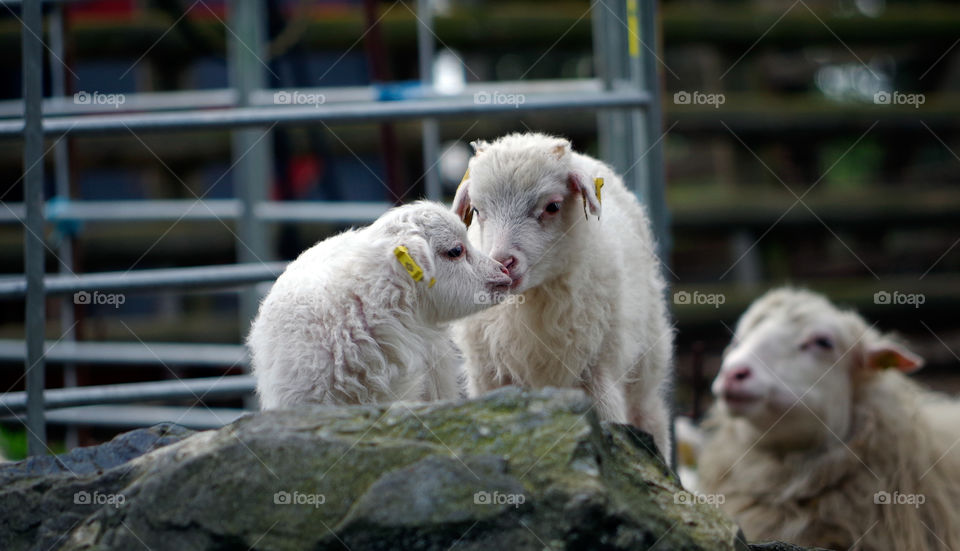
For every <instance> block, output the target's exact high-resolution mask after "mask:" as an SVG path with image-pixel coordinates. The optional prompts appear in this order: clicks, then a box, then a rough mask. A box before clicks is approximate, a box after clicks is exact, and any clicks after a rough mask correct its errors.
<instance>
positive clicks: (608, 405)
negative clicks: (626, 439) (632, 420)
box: [584, 367, 627, 423]
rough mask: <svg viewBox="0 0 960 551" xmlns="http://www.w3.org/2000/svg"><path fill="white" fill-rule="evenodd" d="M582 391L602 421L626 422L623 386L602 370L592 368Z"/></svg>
mask: <svg viewBox="0 0 960 551" xmlns="http://www.w3.org/2000/svg"><path fill="white" fill-rule="evenodd" d="M584 390H585V391H586V393H587V394H589V395H590V397H591V398H593V400H594V402H595V403H596V408H597V414H598V415H599V416H600V419H601V420H603V421H613V422H615V423H626V422H627V402H626V398H625V396H624V395H623V386H622V385H621V384H619V383H618V381H615V380H614V379H613V377H611V376H610V374H609V373H608V372H607V370H605V369H602V368H597V367H595V368H592V369H590V370H589V372H588V374H587V379H586V381H585V383H584Z"/></svg>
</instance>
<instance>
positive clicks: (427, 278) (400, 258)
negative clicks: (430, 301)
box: [391, 236, 436, 287]
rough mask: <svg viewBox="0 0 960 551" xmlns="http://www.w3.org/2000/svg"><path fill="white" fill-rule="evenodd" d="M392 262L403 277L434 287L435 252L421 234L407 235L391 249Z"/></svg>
mask: <svg viewBox="0 0 960 551" xmlns="http://www.w3.org/2000/svg"><path fill="white" fill-rule="evenodd" d="M391 255H392V256H393V260H392V262H393V263H394V265H395V266H396V268H395V269H396V271H397V273H398V274H400V276H401V277H404V278H406V277H409V278H410V279H412V280H413V281H414V283H415V284H420V283H424V284H426V285H427V287H433V284H434V283H436V280H435V279H434V274H435V271H434V263H433V253H432V252H431V251H430V245H429V244H428V243H427V241H426V239H424V238H422V237H419V236H407V237H404V238H402V239H400V242H399V243H398V244H397V245H395V246H394V247H393V250H392V251H391Z"/></svg>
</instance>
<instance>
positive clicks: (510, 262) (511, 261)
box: [495, 256, 517, 273]
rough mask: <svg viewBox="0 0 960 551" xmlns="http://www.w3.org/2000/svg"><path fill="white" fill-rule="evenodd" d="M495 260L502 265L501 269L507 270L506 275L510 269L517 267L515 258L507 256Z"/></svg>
mask: <svg viewBox="0 0 960 551" xmlns="http://www.w3.org/2000/svg"><path fill="white" fill-rule="evenodd" d="M495 260H496V261H497V262H499V263H500V264H502V265H503V267H504V268H505V269H506V270H507V273H510V269H511V268H512V267H514V266H516V265H517V257H515V256H508V257H506V258H497V259H495Z"/></svg>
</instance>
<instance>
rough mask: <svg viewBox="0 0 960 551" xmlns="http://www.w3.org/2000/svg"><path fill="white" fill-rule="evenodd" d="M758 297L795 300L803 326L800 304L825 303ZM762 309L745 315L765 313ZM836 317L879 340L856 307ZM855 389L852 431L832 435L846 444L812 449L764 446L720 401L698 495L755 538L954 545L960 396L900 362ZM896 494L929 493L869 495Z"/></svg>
mask: <svg viewBox="0 0 960 551" xmlns="http://www.w3.org/2000/svg"><path fill="white" fill-rule="evenodd" d="M761 300H768V301H769V304H766V306H769V308H793V309H795V313H794V315H795V316H796V319H797V320H798V323H802V321H801V320H802V319H803V316H804V314H803V312H802V309H803V308H813V309H821V310H822V309H823V308H826V307H827V306H825V305H829V303H826V301H823V300H822V297H819V296H818V295H813V294H811V293H807V292H801V291H792V290H780V291H774V292H772V293H770V294H768V295H767V296H766V297H764V299H761ZM758 302H759V301H758ZM756 305H757V303H755V306H756ZM760 306H761V308H759V309H757V310H754V311H753V312H750V311H748V314H753V316H755V317H761V316H764V315H766V314H767V312H764V308H763V307H762V306H765V304H760ZM831 307H832V306H831ZM751 310H753V308H751ZM842 314H843V316H842V317H838V318H837V320H838V321H839V322H840V323H841V324H842V325H843V326H844V330H845V331H847V332H849V334H850V335H853V336H856V337H861V336H862V339H863V341H870V340H871V339H875V338H878V337H879V334H878V332H877V331H876V330H874V329H872V328H871V327H870V326H868V325H867V324H866V323H865V322H864V321H863V319H862V318H860V317H859V316H857V315H856V314H854V313H852V312H843V313H842ZM744 318H747V315H745V316H744ZM747 321H749V320H747ZM857 353H859V351H858V350H857V349H854V350H853V351H851V352H850V354H851V355H852V354H857ZM853 389H854V392H853V396H852V400H851V402H852V403H851V404H850V406H851V414H852V415H851V419H852V423H851V430H850V431H849V434H847V435H838V436H839V437H841V438H842V442H841V441H840V440H839V439H838V438H836V437H834V438H827V439H826V440H825V442H826V444H825V445H824V446H822V447H819V448H817V449H798V450H793V451H785V450H777V449H770V448H768V447H766V446H764V445H763V444H762V443H759V444H758V439H759V438H760V437H761V434H760V433H759V432H758V430H757V429H756V428H754V427H753V426H752V425H750V424H749V423H748V422H747V421H745V420H743V419H738V418H733V417H729V416H727V415H725V414H724V413H722V412H721V410H720V409H718V408H715V409H714V410H713V411H712V413H711V418H710V419H709V420H708V421H707V422H706V423H705V428H706V429H707V430H708V432H709V433H710V436H709V438H708V442H707V444H706V446H705V447H704V449H703V452H702V455H701V456H700V458H699V459H700V461H699V466H700V473H699V475H700V481H699V482H700V486H701V488H702V490H703V492H704V493H709V494H723V495H724V497H725V503H724V505H723V508H724V510H725V511H726V512H727V513H728V514H729V515H731V516H732V517H733V518H734V519H735V520H736V521H737V522H738V523H739V524H740V525H741V527H742V528H743V530H744V533H745V534H746V535H747V537H748V538H750V539H751V540H758V541H760V540H767V539H776V540H783V541H789V542H792V543H797V544H800V545H817V546H821V547H826V548H830V549H861V550H871V551H882V550H890V551H906V550H918V551H919V550H935V549H936V550H940V549H954V550H956V549H960V445H957V442H958V440H960V422H958V420H960V404H958V403H957V402H956V401H954V400H951V399H949V398H947V397H944V396H942V395H939V394H935V393H931V392H929V391H926V390H924V389H922V388H920V387H919V386H917V385H916V384H914V383H913V382H912V381H911V380H910V379H908V378H907V377H906V376H904V375H903V374H902V373H900V372H899V371H896V370H895V369H889V370H887V371H883V372H879V373H875V374H874V375H873V376H871V377H868V378H866V379H865V380H862V381H858V383H857V384H855V385H854V387H853ZM838 405H840V404H838ZM798 407H801V408H802V407H803V406H798ZM895 491H896V492H899V493H900V494H901V495H922V496H923V499H924V500H925V501H924V503H923V504H922V505H919V506H913V505H909V504H883V503H879V504H878V503H875V499H874V497H875V496H876V495H877V493H878V492H887V493H888V494H891V497H892V494H893V492H895ZM880 495H881V496H882V495H883V494H880ZM880 499H881V500H882V499H883V498H882V497H881V498H880Z"/></svg>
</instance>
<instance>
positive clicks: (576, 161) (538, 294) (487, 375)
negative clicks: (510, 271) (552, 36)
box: [454, 134, 673, 457]
mask: <svg viewBox="0 0 960 551" xmlns="http://www.w3.org/2000/svg"><path fill="white" fill-rule="evenodd" d="M480 147H481V151H479V152H478V154H477V155H476V156H474V157H473V158H472V159H471V161H470V166H469V172H468V174H469V180H468V181H465V183H464V184H465V185H469V188H468V189H464V190H462V193H461V194H460V195H466V194H469V196H470V197H472V198H476V197H478V196H482V195H484V194H485V193H486V194H488V195H491V196H492V200H493V201H494V202H496V201H497V200H498V197H497V193H498V191H497V190H498V189H502V188H498V186H503V185H505V184H504V182H509V184H506V185H510V186H514V187H515V188H524V189H523V190H522V191H521V194H522V195H521V196H520V198H519V199H517V198H516V197H504V198H502V202H510V201H516V202H519V203H523V202H525V201H532V200H536V195H537V194H538V193H540V192H541V190H542V189H544V186H545V184H544V182H547V181H549V180H550V179H551V178H553V179H562V181H563V182H564V185H566V179H567V177H568V174H567V172H566V171H573V172H574V173H575V174H577V175H578V176H579V178H580V179H582V180H585V181H586V182H587V187H588V188H589V189H592V188H593V187H594V185H593V182H594V178H597V177H600V178H603V180H604V185H603V188H602V193H601V198H602V201H601V203H602V211H601V212H600V213H599V214H600V215H599V218H598V217H597V216H593V215H591V216H589V218H587V219H585V218H584V205H583V203H581V198H580V197H579V196H578V195H577V194H576V193H572V194H570V195H569V196H568V197H567V199H566V201H565V203H564V208H565V209H571V211H572V215H570V216H571V217H570V218H565V219H564V220H565V222H569V225H568V226H566V227H565V232H564V234H563V235H562V236H561V237H560V238H559V240H558V241H557V242H556V244H555V245H553V246H551V248H550V250H549V251H547V253H546V254H545V255H544V257H543V258H539V259H534V262H535V263H536V262H541V263H548V262H549V263H551V264H550V265H551V266H552V267H551V268H550V269H551V270H554V272H553V273H552V274H551V275H550V276H549V277H548V278H547V279H545V280H544V281H542V283H540V284H539V285H536V286H534V287H532V288H530V289H527V290H525V291H523V292H522V295H523V297H524V300H523V303H522V304H517V303H509V301H508V303H506V304H501V305H499V306H496V307H494V308H491V309H489V310H486V311H483V312H480V313H478V314H476V315H474V316H471V317H470V318H466V319H465V320H462V321H460V322H457V323H456V324H454V338H455V340H456V342H457V344H458V345H459V346H460V347H461V349H462V350H463V351H464V355H465V358H466V368H467V372H468V374H469V379H468V382H469V390H470V392H471V393H472V394H477V393H480V392H484V391H487V390H490V389H492V388H496V387H499V386H504V385H507V384H518V385H522V386H528V387H534V388H540V387H546V386H554V387H578V388H582V389H584V390H585V391H586V392H587V393H588V394H589V395H591V397H593V398H594V400H596V402H597V408H598V412H599V414H600V416H601V418H604V419H607V420H613V421H617V422H629V423H632V424H634V425H636V426H638V427H640V428H642V429H644V430H646V431H647V432H649V433H651V434H652V435H653V436H654V439H655V441H656V444H657V446H658V447H659V448H660V450H661V452H662V453H664V454H665V456H667V457H669V454H670V441H669V414H668V409H667V406H666V403H665V394H666V387H667V384H668V382H667V373H668V370H669V369H670V366H671V363H672V353H673V332H672V329H671V327H670V324H669V322H668V317H667V310H666V305H665V302H664V289H665V283H664V280H663V277H662V275H661V273H660V270H661V267H660V262H659V259H658V258H657V256H656V254H655V249H656V246H655V242H654V239H653V236H652V232H651V230H650V224H649V221H648V217H647V214H646V212H645V210H644V208H643V207H642V206H641V204H640V203H639V202H638V201H637V199H636V197H635V196H634V194H633V193H631V192H630V191H628V190H627V189H626V187H625V186H624V185H623V182H622V180H621V179H620V177H619V176H618V175H617V174H616V173H615V172H614V171H613V170H612V169H611V168H610V167H609V166H607V165H606V164H604V163H602V162H600V161H598V160H596V159H593V158H591V157H588V156H586V155H581V154H578V153H575V152H573V151H570V144H569V142H567V141H566V140H563V139H562V138H556V137H552V136H546V135H543V134H512V135H508V136H504V137H501V138H500V139H498V140H497V141H496V142H493V143H492V144H482V145H481V146H480ZM551 150H554V151H565V153H564V154H563V158H562V162H557V160H556V159H555V158H554V157H552V156H551V155H550V154H549V153H550V151H551ZM526 195H529V197H527V196H526ZM458 197H459V196H458ZM587 199H588V197H584V201H586V200H587ZM459 203H460V204H457V203H455V206H454V208H455V210H456V209H457V208H458V207H462V200H461V201H459ZM501 207H502V208H504V209H506V208H508V207H509V205H499V206H498V208H501ZM564 216H565V217H566V216H568V214H566V213H564ZM478 226H479V224H478V223H477V222H474V223H473V225H472V227H471V228H470V232H469V236H470V238H471V240H472V241H473V242H474V243H475V244H477V245H478V246H480V238H479V233H478ZM529 237H530V239H536V236H529ZM524 238H525V237H524V236H518V237H517V239H519V240H523V239H524ZM484 251H485V252H487V253H490V252H491V251H489V250H486V249H484Z"/></svg>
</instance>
